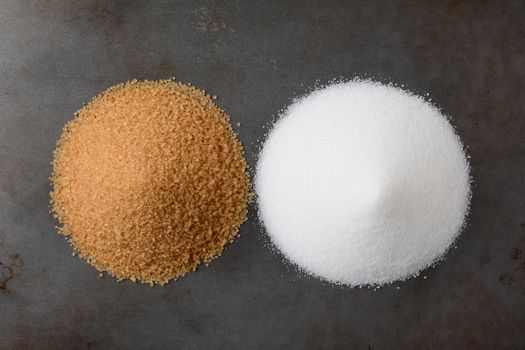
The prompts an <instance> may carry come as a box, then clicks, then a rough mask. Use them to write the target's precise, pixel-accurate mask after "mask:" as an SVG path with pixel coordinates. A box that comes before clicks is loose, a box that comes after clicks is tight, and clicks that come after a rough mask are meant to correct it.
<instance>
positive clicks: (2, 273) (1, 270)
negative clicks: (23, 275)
mask: <svg viewBox="0 0 525 350" xmlns="http://www.w3.org/2000/svg"><path fill="white" fill-rule="evenodd" d="M13 277H15V274H14V271H13V268H12V267H11V266H10V265H7V264H4V263H3V262H2V261H1V260H0V290H2V291H4V290H6V289H7V283H8V282H9V281H11V280H12V279H13Z"/></svg>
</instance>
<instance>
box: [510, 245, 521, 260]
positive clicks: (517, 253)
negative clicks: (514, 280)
mask: <svg viewBox="0 0 525 350" xmlns="http://www.w3.org/2000/svg"><path fill="white" fill-rule="evenodd" d="M510 258H511V259H512V260H519V259H520V258H521V249H519V248H516V247H514V248H512V250H511V252H510Z"/></svg>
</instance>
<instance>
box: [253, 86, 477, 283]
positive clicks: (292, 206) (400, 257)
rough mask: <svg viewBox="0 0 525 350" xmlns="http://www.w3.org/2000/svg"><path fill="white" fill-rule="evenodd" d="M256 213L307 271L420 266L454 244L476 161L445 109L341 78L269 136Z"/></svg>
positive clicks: (335, 277) (386, 279)
mask: <svg viewBox="0 0 525 350" xmlns="http://www.w3.org/2000/svg"><path fill="white" fill-rule="evenodd" d="M255 190H256V193H257V200H258V206H259V214H260V218H261V220H262V222H263V224H264V226H265V228H266V230H267V232H268V234H269V236H270V238H271V240H272V241H273V243H274V244H275V246H276V247H277V248H279V249H280V250H281V251H282V253H283V254H284V255H285V257H286V258H287V259H288V260H289V261H291V262H292V263H294V264H296V265H298V266H299V267H300V268H301V269H302V270H304V271H305V272H307V273H309V274H312V275H314V276H317V277H320V278H323V279H325V280H328V281H330V282H335V283H341V284H347V285H351V286H360V285H381V284H385V283H390V282H393V281H396V280H404V279H406V278H409V277H411V276H415V275H417V274H418V273H419V271H421V270H422V269H424V268H426V267H428V266H430V265H432V264H433V263H435V262H436V261H438V260H439V259H441V258H442V257H443V255H444V254H445V253H446V252H447V250H448V248H449V247H450V246H451V245H452V244H453V243H454V240H455V239H456V238H457V236H458V235H459V233H460V232H461V230H462V228H463V226H464V222H465V219H466V215H467V212H468V208H469V203H470V175H469V164H468V161H467V157H466V155H465V152H464V150H463V146H462V144H461V141H460V139H459V137H458V136H457V134H456V133H455V132H454V129H453V127H452V126H451V125H450V123H449V122H448V120H447V118H446V117H445V116H443V114H441V113H440V111H439V110H438V109H437V108H435V107H434V106H432V105H431V104H430V103H428V102H426V101H425V100H424V99H423V98H421V97H418V96H415V95H413V94H411V93H409V92H406V91H404V90H402V89H400V88H396V87H393V86H386V85H382V84H379V83H376V82H372V81H350V82H346V83H338V84H334V85H331V86H328V87H325V88H323V89H321V90H317V91H315V92H313V93H312V94H310V95H308V96H306V97H304V98H302V99H299V100H297V101H296V102H295V103H293V104H292V105H291V106H289V107H288V108H287V109H286V111H285V112H284V113H283V114H282V116H281V118H280V119H279V120H278V121H277V123H276V124H275V125H274V127H273V130H272V131H271V132H270V134H269V136H268V138H267V140H266V141H265V143H264V145H263V148H262V151H261V154H260V158H259V162H258V164H257V172H256V178H255Z"/></svg>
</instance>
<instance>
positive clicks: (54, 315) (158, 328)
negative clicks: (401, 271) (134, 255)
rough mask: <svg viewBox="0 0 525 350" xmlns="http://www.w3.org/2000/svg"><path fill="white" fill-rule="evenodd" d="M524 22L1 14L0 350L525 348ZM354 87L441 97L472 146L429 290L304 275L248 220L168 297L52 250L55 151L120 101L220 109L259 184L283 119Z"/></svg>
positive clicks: (432, 12)
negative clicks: (465, 189) (260, 164)
mask: <svg viewBox="0 0 525 350" xmlns="http://www.w3.org/2000/svg"><path fill="white" fill-rule="evenodd" d="M524 18H525V3H524V2H523V1H377V2H369V1H363V2H355V1H354V2H350V1H348V2H345V1H306V2H299V1H278V0H275V1H228V2H226V1H224V2H221V1H185V2H183V1H180V2H167V1H114V2H112V1H52V0H49V1H45V0H42V1H14V0H13V1H0V261H1V264H0V321H1V322H0V349H168V348H172V349H322V348H323V349H365V350H367V349H481V348H484V349H523V348H524V347H525V251H524V250H525V237H524V236H525V193H524V192H525V190H524V188H525V187H524V178H525V142H524V139H525V138H524V136H525V117H524V107H525V103H524V99H525V96H524V91H525V83H524V74H523V73H524V72H525V61H524V48H525V39H524V38H525V25H524ZM355 74H359V75H361V76H365V77H372V78H375V79H377V80H380V81H395V82H398V83H400V84H405V85H406V86H407V88H409V89H411V90H414V91H416V92H419V93H424V92H429V93H430V94H431V96H430V97H431V98H432V99H433V101H435V102H436V103H437V104H438V105H439V106H440V107H441V108H443V110H444V112H445V113H447V114H449V115H451V116H452V117H453V123H454V124H455V125H456V127H457V129H458V132H459V134H460V135H461V137H462V139H463V141H464V142H465V144H467V145H468V146H469V151H470V154H471V156H472V169H473V176H474V178H475V182H476V184H475V193H474V197H473V202H472V212H471V219H470V226H469V228H468V230H467V231H466V232H465V233H464V234H463V236H462V237H461V239H460V240H459V242H458V244H457V249H455V250H454V251H453V252H452V253H450V254H449V255H448V257H447V260H446V261H445V262H444V263H441V264H439V265H438V266H437V267H436V268H434V269H429V270H427V271H425V272H424V273H423V275H425V276H427V278H426V279H424V278H423V277H422V276H421V277H419V278H415V279H411V280H409V281H407V282H403V283H395V284H394V285H391V286H387V287H384V288H382V289H380V290H377V291H372V290H368V289H357V290H349V289H345V288H341V287H334V286H329V285H326V284H324V283H322V282H319V281H317V280H314V279H311V278H308V277H305V276H301V275H299V274H298V273H297V272H296V271H295V270H294V269H293V268H291V267H289V266H286V265H285V264H283V263H282V261H281V257H280V256H279V255H278V254H276V253H272V251H271V249H269V248H268V247H267V246H266V245H265V238H264V237H265V236H264V234H263V233H262V232H261V230H260V228H259V227H258V226H257V223H256V220H255V217H254V213H255V210H254V209H253V208H252V210H251V215H250V220H249V222H248V223H246V224H245V225H244V226H243V227H242V230H241V237H240V238H239V239H238V240H237V241H236V242H235V243H234V244H232V245H230V246H229V247H228V248H227V250H226V252H225V254H224V255H223V256H222V257H221V258H220V259H218V260H216V261H214V262H213V263H212V264H211V265H210V266H209V267H208V268H202V269H200V270H199V271H198V272H196V273H192V274H190V275H188V276H187V277H185V278H183V279H182V280H180V281H177V282H175V283H171V284H169V285H168V286H165V287H163V288H159V287H156V288H150V287H148V286H144V285H138V284H133V283H129V282H122V283H116V282H115V281H114V280H113V279H111V278H107V277H105V278H102V279H98V278H97V275H98V272H97V271H95V270H94V269H93V268H91V267H90V266H89V265H87V264H86V263H84V262H83V261H81V260H80V259H78V258H77V257H72V256H71V251H72V250H71V248H70V247H69V246H68V244H67V243H66V241H65V240H64V238H63V237H61V236H59V235H58V234H57V233H56V231H55V229H54V225H55V224H56V223H55V222H54V220H53V219H52V218H51V216H50V215H49V214H48V193H49V191H50V186H49V183H48V176H49V175H50V170H51V167H50V164H49V163H50V161H51V159H52V151H53V148H54V145H55V142H56V140H57V139H58V137H59V136H60V133H61V128H62V126H63V124H64V122H65V121H67V120H69V119H70V118H71V117H72V114H73V112H74V111H75V110H76V109H78V108H79V107H80V106H81V105H82V103H83V102H86V101H88V100H89V99H90V98H91V97H92V96H94V95H95V94H97V93H98V92H100V91H101V90H103V89H105V88H107V87H109V86H110V85H112V84H115V83H117V82H121V81H125V80H129V79H132V78H150V79H157V78H167V77H171V76H175V77H177V78H178V79H179V80H181V81H183V82H192V83H194V84H195V85H196V86H198V87H200V88H203V89H206V90H207V91H209V92H210V93H212V94H216V95H218V96H219V99H218V104H219V105H220V106H221V107H223V108H224V109H225V110H226V111H227V112H228V113H229V114H230V115H231V116H232V119H233V121H234V123H235V122H237V121H239V122H241V127H240V128H237V129H238V130H239V132H240V137H241V139H242V141H243V143H244V145H245V148H246V152H247V157H248V160H249V162H250V164H251V165H252V166H254V164H255V160H254V154H255V152H256V149H257V146H256V142H255V141H256V140H257V139H259V138H260V137H261V136H262V135H263V133H264V129H263V125H265V124H266V123H268V121H270V120H271V119H272V115H274V114H275V113H276V112H277V111H278V110H279V109H280V108H282V107H284V106H286V104H288V103H289V102H290V99H291V98H292V97H293V96H297V95H299V94H301V93H304V92H305V91H307V90H308V89H309V88H310V87H311V86H313V85H314V84H315V82H316V81H317V80H319V81H321V82H327V81H329V80H330V79H332V78H334V77H340V76H342V77H346V78H350V77H353V76H354V75H355ZM398 287H399V289H398Z"/></svg>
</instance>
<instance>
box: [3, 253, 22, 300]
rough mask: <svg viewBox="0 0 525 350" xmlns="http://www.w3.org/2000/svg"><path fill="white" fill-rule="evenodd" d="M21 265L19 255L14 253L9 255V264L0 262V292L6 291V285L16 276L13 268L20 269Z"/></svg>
mask: <svg viewBox="0 0 525 350" xmlns="http://www.w3.org/2000/svg"><path fill="white" fill-rule="evenodd" d="M23 265H24V260H23V259H22V256H21V255H20V254H19V253H14V254H13V255H11V262H10V263H4V262H3V261H2V260H0V291H2V292H6V291H7V284H8V283H9V281H11V280H12V279H13V278H14V277H15V276H16V273H15V268H17V267H21V266H23Z"/></svg>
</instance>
